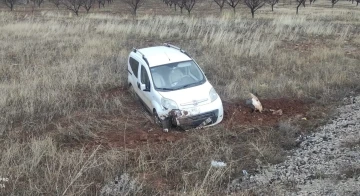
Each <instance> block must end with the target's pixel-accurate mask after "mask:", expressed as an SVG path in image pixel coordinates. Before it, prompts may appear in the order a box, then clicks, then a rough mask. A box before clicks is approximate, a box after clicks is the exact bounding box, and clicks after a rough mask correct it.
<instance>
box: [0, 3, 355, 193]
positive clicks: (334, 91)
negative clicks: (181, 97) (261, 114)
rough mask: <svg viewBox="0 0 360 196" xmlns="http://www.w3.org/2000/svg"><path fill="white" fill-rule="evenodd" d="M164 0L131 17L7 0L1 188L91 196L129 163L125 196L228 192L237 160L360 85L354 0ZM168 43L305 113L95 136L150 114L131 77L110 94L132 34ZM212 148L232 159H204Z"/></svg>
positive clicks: (290, 143) (275, 150)
mask: <svg viewBox="0 0 360 196" xmlns="http://www.w3.org/2000/svg"><path fill="white" fill-rule="evenodd" d="M160 3H161V2H159V3H158V4H155V5H156V6H154V5H153V7H152V8H153V9H151V10H150V11H149V10H146V6H144V7H143V8H142V9H140V10H139V14H138V16H137V17H136V18H134V17H132V16H131V15H127V14H116V12H117V10H115V11H113V10H111V9H110V8H109V7H107V8H105V9H103V10H105V11H104V13H101V12H100V13H90V14H85V13H80V17H74V16H71V15H69V12H67V11H64V10H60V11H56V10H55V9H50V8H44V10H46V11H41V10H37V11H36V13H35V14H31V13H28V10H27V9H28V8H23V7H18V9H15V11H14V12H8V11H6V10H5V8H3V9H2V10H3V11H2V12H0V92H1V93H0V114H1V116H0V144H1V145H0V152H1V153H0V154H1V155H0V177H7V178H9V181H8V182H6V183H5V188H1V189H0V193H1V194H3V193H4V194H12V195H40V194H45V195H96V194H99V193H100V191H101V188H102V187H103V186H104V184H106V183H108V182H110V181H113V180H114V178H115V177H116V176H120V175H121V174H125V173H126V174H129V178H126V179H127V180H124V181H126V182H122V183H120V184H121V185H123V186H124V187H125V188H124V187H122V190H121V191H122V192H121V191H120V192H119V193H121V194H122V195H133V194H136V195H148V194H151V195H154V194H159V195H218V194H224V193H226V187H227V183H229V182H230V181H231V180H232V179H234V178H235V177H238V176H241V173H242V170H244V169H246V170H249V171H255V169H256V167H258V166H260V165H266V164H273V163H277V162H279V161H281V160H283V157H284V155H285V154H286V151H285V150H286V149H289V148H293V147H295V143H294V140H295V137H296V134H298V133H299V132H307V131H309V130H310V129H311V128H313V127H315V126H316V125H317V124H318V122H319V121H321V120H322V119H323V118H324V117H325V116H326V114H324V112H323V111H325V109H324V108H327V107H325V106H327V105H328V104H333V103H334V102H336V101H337V100H340V99H341V98H343V97H344V96H346V95H347V94H348V93H349V92H350V91H354V92H356V93H358V92H359V90H360V86H359V84H360V52H359V51H360V9H359V8H357V7H354V5H351V3H350V2H347V1H346V2H345V1H344V2H339V3H338V4H336V5H335V8H333V9H331V8H330V6H331V5H330V2H327V1H326V2H325V1H319V2H316V3H315V4H314V5H312V6H307V7H306V8H302V7H301V8H300V11H299V15H295V4H293V5H291V6H290V5H278V6H277V7H275V11H274V12H271V9H270V8H269V7H264V8H262V9H260V10H259V11H258V12H257V13H256V14H255V19H251V15H250V12H249V10H247V9H246V8H244V7H241V8H239V9H238V10H237V14H236V15H235V16H234V15H233V14H232V12H231V10H224V13H223V14H219V13H217V9H216V7H215V5H214V4H212V5H211V6H209V8H208V9H209V10H208V13H207V14H204V13H206V10H205V11H204V9H200V8H197V9H198V10H199V12H198V13H197V10H196V9H195V10H194V13H193V15H192V16H190V17H189V16H187V15H186V14H184V15H180V14H178V13H177V14H174V13H173V11H172V10H170V8H167V7H166V6H165V5H162V4H160ZM207 4H210V2H209V3H203V4H202V6H204V7H205V5H207ZM124 9H125V8H124ZM165 9H166V11H165V14H162V13H160V14H159V12H160V11H161V10H165ZM164 42H168V43H172V44H175V45H179V46H181V47H182V48H184V49H185V50H187V51H188V52H189V53H190V54H191V55H192V56H193V57H194V58H195V60H196V61H197V62H198V63H199V64H200V66H201V67H202V68H203V70H204V71H205V72H206V74H207V77H208V79H209V80H210V82H211V83H212V84H213V85H214V87H215V89H216V90H217V92H218V93H219V94H220V96H221V98H222V99H223V100H224V101H226V102H236V101H239V100H243V99H244V98H246V96H247V95H248V92H256V93H257V94H258V95H259V98H260V100H261V99H267V100H276V99H278V98H286V99H295V100H302V101H304V102H306V103H308V105H309V106H308V107H309V109H308V112H307V113H306V114H304V115H306V116H307V117H308V118H310V117H312V119H313V121H311V122H307V123H301V122H298V121H297V120H296V119H295V117H294V118H291V119H283V120H282V121H279V122H278V124H277V125H276V126H273V125H271V126H270V125H268V126H263V125H262V126H259V125H246V126H245V125H243V124H242V122H237V123H236V124H235V125H234V124H232V126H229V123H226V122H225V123H222V124H220V125H219V126H216V127H212V128H209V129H205V130H197V131H191V132H188V133H181V132H179V133H176V136H178V135H182V136H181V137H184V139H180V140H177V141H172V142H158V143H156V142H154V143H150V142H143V143H142V145H135V147H131V148H126V147H125V148H124V147H112V148H104V147H103V145H101V144H99V145H97V143H91V141H93V140H96V139H98V138H100V137H101V135H102V134H103V133H104V132H108V131H114V130H115V131H118V132H126V131H127V130H128V129H130V128H133V129H136V125H137V124H141V125H143V124H142V123H143V122H145V121H148V120H147V116H146V114H143V113H139V111H140V110H136V111H134V110H133V108H132V107H133V104H134V103H132V102H131V104H130V105H129V100H131V99H133V98H132V97H131V95H129V94H128V93H127V91H126V90H120V91H121V93H120V95H121V96H111V97H110V98H109V97H108V96H105V95H107V93H108V92H109V91H111V90H113V89H123V88H124V86H125V85H126V80H127V78H126V77H127V68H126V60H127V55H128V53H129V51H130V50H131V49H132V48H133V47H137V48H142V47H147V46H153V45H158V44H162V43H164ZM117 95H118V94H117ZM326 111H328V110H326ZM227 122H228V121H227ZM145 127H149V129H150V128H152V125H151V123H150V124H145ZM156 131H158V130H156ZM158 132H160V131H158ZM159 134H160V133H159ZM279 138H280V139H279ZM123 139H124V140H126V138H123ZM89 143H91V145H89ZM211 160H223V161H225V162H227V164H228V167H225V168H222V169H216V168H212V167H210V161H211ZM123 179H125V177H124V176H123ZM121 185H119V184H118V185H117V186H118V187H119V186H121ZM114 186H116V185H114ZM239 194H240V195H241V194H244V195H247V194H250V193H247V192H246V191H245V192H243V193H239Z"/></svg>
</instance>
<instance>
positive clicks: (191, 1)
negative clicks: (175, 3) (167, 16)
mask: <svg viewBox="0 0 360 196" xmlns="http://www.w3.org/2000/svg"><path fill="white" fill-rule="evenodd" d="M184 1H185V3H184V4H185V9H186V10H187V11H188V14H189V16H190V12H191V10H192V9H193V8H194V5H195V3H196V0H184Z"/></svg>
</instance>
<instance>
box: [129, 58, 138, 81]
mask: <svg viewBox="0 0 360 196" xmlns="http://www.w3.org/2000/svg"><path fill="white" fill-rule="evenodd" d="M129 64H130V67H131V71H132V72H133V73H134V75H135V77H136V78H137V77H138V70H139V62H138V61H137V60H135V59H134V58H132V57H130V58H129Z"/></svg>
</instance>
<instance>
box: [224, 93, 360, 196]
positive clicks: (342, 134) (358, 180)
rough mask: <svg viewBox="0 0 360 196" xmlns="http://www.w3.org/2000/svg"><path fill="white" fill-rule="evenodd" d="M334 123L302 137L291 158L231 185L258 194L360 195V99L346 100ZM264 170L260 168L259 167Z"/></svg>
mask: <svg viewBox="0 0 360 196" xmlns="http://www.w3.org/2000/svg"><path fill="white" fill-rule="evenodd" d="M344 102H345V105H344V106H341V107H339V108H338V109H337V111H338V114H337V115H336V117H335V118H334V119H333V120H331V122H330V123H328V124H326V125H325V126H322V127H320V128H319V130H318V131H317V132H316V133H314V134H312V135H308V136H305V137H303V138H301V140H302V142H301V144H300V147H299V148H296V149H294V150H292V151H291V152H290V153H289V154H291V156H288V157H287V159H286V160H285V161H284V162H283V163H280V164H277V165H269V166H267V167H265V168H264V166H263V165H262V169H261V170H259V172H258V173H257V174H254V175H244V176H242V177H240V178H238V179H235V180H233V181H232V183H230V185H229V188H228V190H229V192H230V193H236V192H242V191H247V192H252V193H254V194H256V195H269V194H271V195H275V194H276V195H360V96H358V97H349V98H346V99H345V100H344ZM259 168H260V166H259Z"/></svg>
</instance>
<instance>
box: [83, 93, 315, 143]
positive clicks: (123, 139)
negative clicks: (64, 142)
mask: <svg viewBox="0 0 360 196" xmlns="http://www.w3.org/2000/svg"><path fill="white" fill-rule="evenodd" d="M101 97H102V98H104V99H113V98H119V97H120V98H121V100H122V101H123V102H124V103H125V104H126V107H127V108H129V110H128V111H126V112H128V115H123V116H117V117H113V118H111V119H106V120H107V121H112V122H115V121H119V122H124V121H125V122H124V123H121V124H125V125H122V126H124V127H112V128H111V129H106V130H98V131H97V134H96V135H97V137H95V138H93V140H92V141H87V142H86V145H87V146H95V145H96V146H97V145H100V144H101V145H102V146H104V147H106V148H117V147H126V148H136V147H138V146H142V145H146V144H154V143H157V144H161V143H169V142H175V141H177V140H180V139H183V138H186V137H187V134H188V132H185V131H183V130H181V129H180V128H174V127H173V128H172V129H170V131H169V132H168V133H165V132H163V131H162V128H161V127H158V126H156V125H155V124H154V122H153V119H152V117H151V115H150V114H149V113H148V112H146V111H145V109H144V107H143V106H142V105H141V104H140V102H139V101H138V100H137V99H136V98H135V95H132V94H131V93H130V91H129V90H128V89H127V88H123V87H118V88H113V89H110V90H108V91H105V92H104V93H102V95H101ZM259 99H260V101H261V103H262V105H263V107H264V111H263V112H262V113H260V112H252V110H251V108H250V107H249V106H247V105H246V104H245V100H234V101H231V102H228V101H224V102H223V106H224V119H223V121H222V122H221V123H220V125H217V126H222V127H225V129H226V130H233V129H236V127H240V126H276V125H277V124H278V123H279V122H280V121H282V120H287V119H289V118H304V117H306V112H307V111H308V110H309V109H310V105H309V104H308V103H305V102H303V101H301V100H295V99H286V98H280V99H261V97H259ZM280 109H281V111H282V112H281V113H280V114H279V113H276V112H275V113H274V112H273V111H276V110H280ZM119 124H120V123H119ZM190 131H191V130H190Z"/></svg>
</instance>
